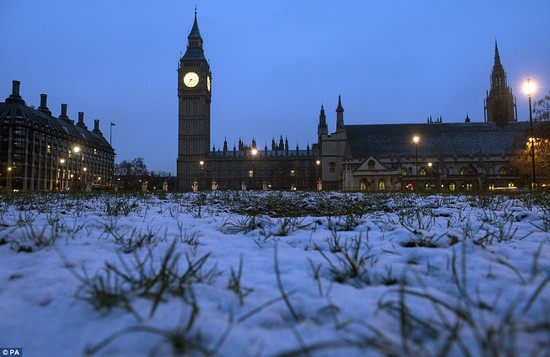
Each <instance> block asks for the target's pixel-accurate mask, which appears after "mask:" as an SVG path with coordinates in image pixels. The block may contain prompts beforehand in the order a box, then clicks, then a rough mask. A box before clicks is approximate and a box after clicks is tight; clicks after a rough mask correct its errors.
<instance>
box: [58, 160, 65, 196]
mask: <svg viewBox="0 0 550 357" xmlns="http://www.w3.org/2000/svg"><path fill="white" fill-rule="evenodd" d="M59 163H60V164H61V184H60V185H59V189H60V190H61V191H63V186H64V185H63V179H64V178H65V159H61V160H59Z"/></svg>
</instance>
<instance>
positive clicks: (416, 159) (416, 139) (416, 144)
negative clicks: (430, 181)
mask: <svg viewBox="0 0 550 357" xmlns="http://www.w3.org/2000/svg"><path fill="white" fill-rule="evenodd" d="M419 141H420V137H418V136H416V135H415V136H414V137H413V142H414V151H415V160H414V161H415V167H416V169H415V171H416V189H417V190H418V142H419Z"/></svg>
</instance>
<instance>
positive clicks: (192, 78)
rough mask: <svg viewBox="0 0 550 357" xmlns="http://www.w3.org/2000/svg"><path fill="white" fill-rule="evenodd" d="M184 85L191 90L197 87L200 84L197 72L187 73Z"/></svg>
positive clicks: (184, 77)
mask: <svg viewBox="0 0 550 357" xmlns="http://www.w3.org/2000/svg"><path fill="white" fill-rule="evenodd" d="M183 84H185V85H186V86H187V87H190V88H193V87H196V86H197V84H199V75H198V74H196V73H195V72H189V73H186V74H185V76H183Z"/></svg>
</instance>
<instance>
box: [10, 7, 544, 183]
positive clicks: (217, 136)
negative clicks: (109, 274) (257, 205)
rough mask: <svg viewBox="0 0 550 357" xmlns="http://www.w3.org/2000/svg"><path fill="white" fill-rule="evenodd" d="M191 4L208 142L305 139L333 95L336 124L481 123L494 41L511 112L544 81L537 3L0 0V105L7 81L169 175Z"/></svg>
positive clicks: (121, 155) (523, 113)
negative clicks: (207, 92)
mask: <svg viewBox="0 0 550 357" xmlns="http://www.w3.org/2000/svg"><path fill="white" fill-rule="evenodd" d="M195 5H196V6H197V8H198V21H199V29H200V31H201V34H202V37H203V40H204V48H205V53H206V56H207V58H208V59H209V61H210V66H211V70H212V77H213V79H212V96H213V97H212V121H211V125H212V130H211V134H212V144H213V145H216V147H221V146H222V144H223V140H224V138H225V137H227V141H228V143H229V146H230V147H232V146H233V144H234V143H237V142H238V140H239V138H242V139H243V140H245V141H246V142H250V141H251V140H252V138H253V137H254V138H256V140H257V142H258V144H259V145H260V146H261V147H262V148H263V146H264V144H265V143H271V139H272V137H275V138H276V139H278V137H279V136H280V135H281V134H282V135H283V136H284V137H288V140H289V144H290V146H291V147H292V148H294V147H295V146H296V143H299V144H300V147H301V148H305V146H306V145H307V144H308V143H309V144H310V145H311V144H312V143H314V142H315V141H316V136H317V134H316V133H317V121H318V116H319V109H320V106H321V104H324V106H325V110H326V112H327V120H328V124H329V131H331V132H332V131H334V129H335V121H336V115H335V112H334V111H335V109H336V105H337V101H338V95H341V96H342V104H343V107H344V109H345V113H344V120H345V123H347V124H361V123H364V124H377V123H425V122H426V118H427V117H428V116H432V117H434V118H436V117H438V116H442V117H443V121H444V122H462V121H464V118H465V117H466V114H468V115H469V116H470V118H471V119H472V121H476V122H481V121H483V100H484V98H485V92H486V90H488V89H489V86H490V74H491V69H492V66H493V56H494V43H495V39H496V40H497V41H498V46H499V51H500V56H501V61H502V64H503V66H504V69H505V70H506V72H507V75H508V84H509V86H510V87H511V88H512V89H513V92H514V94H515V95H516V97H517V104H518V119H519V120H520V121H525V120H528V114H529V113H528V108H527V98H526V97H525V95H524V94H523V93H522V91H521V86H522V83H523V81H524V80H525V79H526V78H528V77H530V78H532V80H533V81H535V82H536V83H538V92H537V93H536V94H535V95H534V99H537V97H542V96H543V95H544V94H547V93H548V92H549V88H550V15H549V14H550V1H548V0H541V1H512V0H509V1H506V0H504V1H502V0H501V1H444V0H439V1H354V0H350V1H307V0H306V1H294V0H281V1H262V0H255V1H222V0H209V1H205V0H203V1H201V0H196V1H183V0H178V1H165V0H163V1H158V0H157V1H130V0H114V1H113V0H111V1H107V0H94V1H74V0H57V1H55V0H52V1H46V0H0V44H1V46H2V52H1V55H0V98H1V99H0V100H4V98H6V97H8V96H9V94H10V93H11V85H12V84H11V82H12V80H14V79H16V80H20V81H21V95H22V96H23V98H24V99H25V100H26V102H27V104H29V105H34V106H37V107H38V106H39V104H40V94H41V93H47V94H48V106H49V108H50V110H51V111H52V112H53V114H54V115H55V116H58V115H59V112H60V104H61V103H67V104H68V114H69V116H70V117H71V118H72V119H77V118H78V115H77V113H78V112H79V111H82V112H84V113H85V122H86V124H87V125H88V126H89V127H90V126H93V119H100V121H101V124H100V125H101V129H102V130H103V133H104V135H105V136H106V137H107V138H108V137H109V123H110V122H114V123H115V124H116V126H115V127H114V128H113V146H114V148H115V150H116V152H117V157H116V162H120V161H122V160H131V159H133V158H136V157H143V158H144V159H145V163H146V164H147V166H148V167H149V169H150V170H153V171H159V170H164V171H169V172H171V173H172V174H175V167H176V157H177V125H178V115H177V105H178V100H177V90H176V89H177V72H176V70H177V66H178V61H179V57H180V54H181V53H184V52H185V49H186V45H187V35H188V33H189V31H190V30H191V26H192V24H193V16H194V8H195Z"/></svg>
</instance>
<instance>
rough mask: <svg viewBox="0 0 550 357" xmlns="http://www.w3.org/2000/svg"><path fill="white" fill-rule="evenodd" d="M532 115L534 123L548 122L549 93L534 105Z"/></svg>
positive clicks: (549, 109)
mask: <svg viewBox="0 0 550 357" xmlns="http://www.w3.org/2000/svg"><path fill="white" fill-rule="evenodd" d="M533 114H535V118H534V119H535V120H536V121H550V92H549V94H547V95H545V96H544V98H542V99H540V100H537V101H536V102H535V103H534V106H533Z"/></svg>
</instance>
